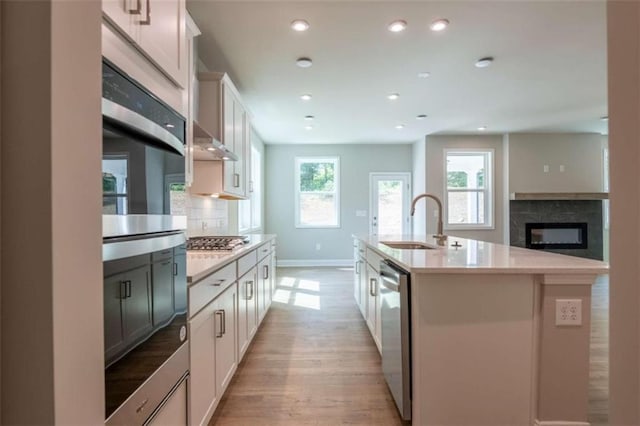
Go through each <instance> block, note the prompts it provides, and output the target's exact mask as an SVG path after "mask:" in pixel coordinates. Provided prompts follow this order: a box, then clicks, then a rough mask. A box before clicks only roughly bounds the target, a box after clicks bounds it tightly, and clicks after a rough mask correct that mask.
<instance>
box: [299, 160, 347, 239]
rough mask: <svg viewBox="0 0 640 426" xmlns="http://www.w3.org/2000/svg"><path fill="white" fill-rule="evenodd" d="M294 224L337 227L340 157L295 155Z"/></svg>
mask: <svg viewBox="0 0 640 426" xmlns="http://www.w3.org/2000/svg"><path fill="white" fill-rule="evenodd" d="M295 166H296V169H295V185H296V186H295V194H296V200H295V202H296V205H295V209H296V227H297V228H339V227H340V191H339V188H340V159H339V158H338V157H323V158H296V161H295Z"/></svg>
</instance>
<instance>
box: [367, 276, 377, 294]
mask: <svg viewBox="0 0 640 426" xmlns="http://www.w3.org/2000/svg"><path fill="white" fill-rule="evenodd" d="M377 282H378V280H376V279H375V278H370V279H369V294H370V295H371V297H376V293H375V290H374V289H375V287H376V284H377Z"/></svg>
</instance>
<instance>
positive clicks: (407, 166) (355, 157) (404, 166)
mask: <svg viewBox="0 0 640 426" xmlns="http://www.w3.org/2000/svg"><path fill="white" fill-rule="evenodd" d="M411 151H412V149H411V145H393V146H392V145H267V146H266V163H265V171H266V206H265V207H266V225H267V226H266V232H267V233H270V234H277V235H278V258H279V259H281V260H282V261H286V260H294V261H299V262H303V261H307V260H310V259H313V260H315V261H316V264H318V263H322V262H323V261H324V262H327V263H331V262H330V261H331V260H341V261H343V262H344V263H349V264H350V263H351V258H352V257H353V247H352V241H351V235H352V234H367V233H368V232H369V229H368V225H369V217H368V216H369V214H367V217H356V210H366V211H367V212H368V210H369V173H371V172H410V171H411V166H412V160H411ZM296 156H339V157H340V169H341V170H340V179H341V183H340V208H341V212H340V216H341V217H340V225H341V226H340V228H337V229H297V228H296V227H295V211H294V199H295V198H294V159H295V157H296ZM318 243H319V244H320V245H321V249H320V250H316V248H315V247H316V244H318ZM317 261H319V262H317Z"/></svg>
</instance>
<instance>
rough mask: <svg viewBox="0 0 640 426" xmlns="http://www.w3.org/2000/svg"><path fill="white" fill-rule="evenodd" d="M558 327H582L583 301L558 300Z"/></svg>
mask: <svg viewBox="0 0 640 426" xmlns="http://www.w3.org/2000/svg"><path fill="white" fill-rule="evenodd" d="M556 325H561V326H566V325H568V326H581V325H582V300H581V299H556Z"/></svg>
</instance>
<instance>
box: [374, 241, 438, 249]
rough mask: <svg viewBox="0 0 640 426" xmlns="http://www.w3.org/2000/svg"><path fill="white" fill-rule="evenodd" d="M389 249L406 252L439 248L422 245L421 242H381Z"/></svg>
mask: <svg viewBox="0 0 640 426" xmlns="http://www.w3.org/2000/svg"><path fill="white" fill-rule="evenodd" d="M380 244H384V245H385V246H387V247H391V248H395V249H404V250H433V249H435V248H437V247H434V246H432V245H429V244H426V243H422V242H420V241H380Z"/></svg>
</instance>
